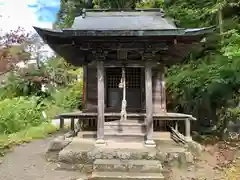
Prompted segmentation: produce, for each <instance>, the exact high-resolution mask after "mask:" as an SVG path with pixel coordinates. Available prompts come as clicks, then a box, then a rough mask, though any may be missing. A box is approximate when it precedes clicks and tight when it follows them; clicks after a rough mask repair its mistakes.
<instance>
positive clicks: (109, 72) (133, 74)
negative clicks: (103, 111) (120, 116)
mask: <svg viewBox="0 0 240 180" xmlns="http://www.w3.org/2000/svg"><path fill="white" fill-rule="evenodd" d="M106 76H107V78H106V79H107V82H106V83H107V85H106V87H107V107H114V108H116V109H119V110H120V109H121V103H122V89H120V88H119V83H120V81H121V77H122V68H120V67H119V68H107V69H106ZM126 86H127V89H126V96H127V97H126V98H127V109H129V108H131V109H139V108H141V69H140V68H126Z"/></svg>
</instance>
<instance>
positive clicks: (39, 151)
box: [0, 138, 86, 180]
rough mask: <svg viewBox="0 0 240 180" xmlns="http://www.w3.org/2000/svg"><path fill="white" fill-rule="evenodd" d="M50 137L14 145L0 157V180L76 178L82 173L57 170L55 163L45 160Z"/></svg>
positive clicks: (64, 179) (74, 179)
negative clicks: (11, 150)
mask: <svg viewBox="0 0 240 180" xmlns="http://www.w3.org/2000/svg"><path fill="white" fill-rule="evenodd" d="M50 139H51V138H48V139H45V140H37V141H33V142H31V143H29V144H24V145H21V146H19V147H16V148H15V149H14V151H13V152H11V153H8V154H6V155H5V156H4V157H3V158H2V159H0V180H77V179H81V178H86V177H84V175H83V174H80V173H79V172H74V171H57V170H55V169H56V165H55V164H53V163H50V162H47V161H46V160H45V158H44V153H45V152H46V150H47V147H48V143H49V141H50Z"/></svg>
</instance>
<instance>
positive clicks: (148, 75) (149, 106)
mask: <svg viewBox="0 0 240 180" xmlns="http://www.w3.org/2000/svg"><path fill="white" fill-rule="evenodd" d="M145 93H146V124H147V134H146V136H147V137H146V138H147V139H146V142H145V145H146V146H151V147H155V146H156V144H155V142H154V141H153V139H152V136H153V100H152V66H151V64H149V63H148V62H146V66H145Z"/></svg>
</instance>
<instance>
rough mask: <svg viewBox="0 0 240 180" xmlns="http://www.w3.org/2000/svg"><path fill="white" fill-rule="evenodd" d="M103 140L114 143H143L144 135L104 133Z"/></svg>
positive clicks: (136, 133)
mask: <svg viewBox="0 0 240 180" xmlns="http://www.w3.org/2000/svg"><path fill="white" fill-rule="evenodd" d="M104 139H105V140H113V141H116V142H129V141H131V142H136V141H138V142H144V139H145V133H142V132H115V131H109V132H104Z"/></svg>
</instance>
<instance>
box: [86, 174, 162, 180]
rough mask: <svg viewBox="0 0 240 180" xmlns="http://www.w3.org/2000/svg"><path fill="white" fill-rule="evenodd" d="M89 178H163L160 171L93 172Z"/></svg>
mask: <svg viewBox="0 0 240 180" xmlns="http://www.w3.org/2000/svg"><path fill="white" fill-rule="evenodd" d="M90 179H91V180H163V179H164V176H163V175H162V173H123V172H93V173H92V176H91V178H90Z"/></svg>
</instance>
